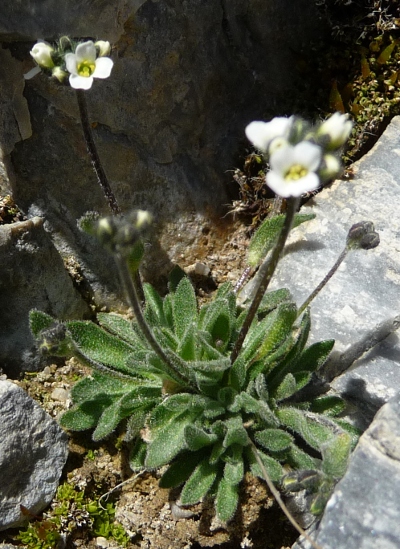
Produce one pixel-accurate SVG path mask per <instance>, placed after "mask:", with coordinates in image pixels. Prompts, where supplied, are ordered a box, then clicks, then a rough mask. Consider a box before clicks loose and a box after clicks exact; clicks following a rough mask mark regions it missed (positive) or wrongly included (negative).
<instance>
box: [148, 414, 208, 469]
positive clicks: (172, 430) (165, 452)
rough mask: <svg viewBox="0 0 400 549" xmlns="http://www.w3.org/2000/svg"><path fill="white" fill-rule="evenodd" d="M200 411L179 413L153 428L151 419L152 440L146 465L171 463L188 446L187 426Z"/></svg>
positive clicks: (153, 465) (154, 465)
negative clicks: (160, 425) (186, 437)
mask: <svg viewBox="0 0 400 549" xmlns="http://www.w3.org/2000/svg"><path fill="white" fill-rule="evenodd" d="M198 415H199V412H194V411H193V410H188V411H186V412H183V413H180V414H178V415H176V414H173V415H171V416H170V418H169V421H168V422H166V423H164V424H163V426H162V427H158V428H152V425H151V421H150V437H151V439H152V442H151V443H150V444H149V448H148V451H147V456H146V467H150V468H156V467H161V465H165V464H167V463H169V462H170V461H171V460H172V459H173V458H174V457H175V456H176V455H177V454H179V452H180V451H181V450H182V449H184V448H185V447H186V441H185V428H186V427H187V426H188V425H190V424H191V423H193V421H194V420H195V418H196V416H198Z"/></svg>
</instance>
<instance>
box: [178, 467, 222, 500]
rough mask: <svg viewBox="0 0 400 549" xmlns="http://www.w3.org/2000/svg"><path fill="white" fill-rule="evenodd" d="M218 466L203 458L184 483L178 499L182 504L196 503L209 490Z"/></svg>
mask: <svg viewBox="0 0 400 549" xmlns="http://www.w3.org/2000/svg"><path fill="white" fill-rule="evenodd" d="M217 472H218V467H217V466H216V465H211V464H210V463H209V462H208V460H207V459H203V460H202V461H201V462H200V463H199V464H198V465H197V467H196V469H195V470H194V471H193V473H192V474H191V476H190V477H189V479H188V480H187V482H186V483H185V485H184V487H183V489H182V492H181V495H180V500H181V503H182V505H194V504H195V503H198V502H199V501H200V500H201V499H202V498H203V497H204V496H205V495H206V494H207V492H208V491H209V490H210V488H211V486H212V485H213V484H214V481H215V479H216V477H217Z"/></svg>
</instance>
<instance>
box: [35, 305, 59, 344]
mask: <svg viewBox="0 0 400 549" xmlns="http://www.w3.org/2000/svg"><path fill="white" fill-rule="evenodd" d="M54 322H55V320H54V318H52V317H51V316H50V315H48V314H46V313H43V312H42V311H38V310H37V309H32V310H31V311H30V313H29V328H30V330H31V332H32V335H33V337H35V338H37V337H39V335H40V332H41V331H42V330H47V329H48V328H50V327H51V326H52V325H53V324H54Z"/></svg>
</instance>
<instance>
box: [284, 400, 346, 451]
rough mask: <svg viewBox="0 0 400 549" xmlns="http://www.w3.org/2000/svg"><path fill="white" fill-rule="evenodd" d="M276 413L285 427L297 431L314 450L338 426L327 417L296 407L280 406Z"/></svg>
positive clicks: (331, 435) (318, 448) (328, 437)
mask: <svg viewBox="0 0 400 549" xmlns="http://www.w3.org/2000/svg"><path fill="white" fill-rule="evenodd" d="M276 415H277V416H278V418H279V419H280V421H281V422H282V423H283V425H286V427H287V428H289V429H290V430H292V431H294V432H295V433H298V434H299V435H300V436H301V437H302V438H303V439H304V440H305V441H306V442H307V444H309V445H310V446H311V448H314V449H315V450H319V451H321V445H323V444H324V443H326V442H327V441H328V440H330V439H331V438H332V437H333V436H334V434H335V430H336V432H337V431H338V430H339V428H338V427H337V426H336V425H335V424H334V423H333V422H329V420H328V419H327V418H324V419H322V418H319V417H318V415H317V414H315V415H311V414H310V413H309V412H303V411H302V410H299V409H297V408H290V407H288V408H280V409H278V410H277V411H276Z"/></svg>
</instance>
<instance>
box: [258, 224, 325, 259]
mask: <svg viewBox="0 0 400 549" xmlns="http://www.w3.org/2000/svg"><path fill="white" fill-rule="evenodd" d="M314 218H315V214H296V215H295V216H294V221H293V228H295V227H297V226H298V225H300V224H301V223H304V222H305V221H309V220H310V219H314ZM284 221H285V216H284V215H277V216H275V217H271V218H266V219H265V220H264V221H263V223H262V224H261V225H260V227H259V228H258V229H257V231H256V232H255V233H254V235H253V238H252V239H251V242H250V245H249V248H248V254H247V261H248V263H249V265H250V266H251V267H257V265H258V264H259V263H260V262H261V261H262V260H263V259H264V257H265V256H266V255H267V253H268V252H269V250H271V249H272V248H273V247H274V245H275V243H276V241H277V239H278V236H279V233H280V232H281V230H282V227H283V223H284Z"/></svg>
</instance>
